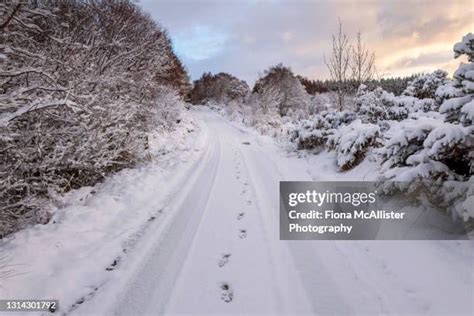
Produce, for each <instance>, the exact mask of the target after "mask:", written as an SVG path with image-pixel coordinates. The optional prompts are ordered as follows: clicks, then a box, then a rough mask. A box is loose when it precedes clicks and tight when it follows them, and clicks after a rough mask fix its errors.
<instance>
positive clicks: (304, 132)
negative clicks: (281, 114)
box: [290, 111, 355, 150]
mask: <svg viewBox="0 0 474 316" xmlns="http://www.w3.org/2000/svg"><path fill="white" fill-rule="evenodd" d="M354 119H355V113H353V112H350V111H342V112H336V111H323V112H321V113H320V114H316V115H313V116H311V117H309V118H308V119H306V120H300V121H299V122H298V126H297V127H296V128H295V129H294V130H293V133H292V137H291V138H290V141H292V142H296V144H297V148H298V149H306V150H321V149H323V148H325V147H327V140H328V137H329V136H330V135H332V134H333V133H334V130H335V129H337V128H338V127H339V126H341V125H344V124H349V123H351V122H352V121H353V120H354Z"/></svg>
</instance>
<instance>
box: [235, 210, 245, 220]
mask: <svg viewBox="0 0 474 316" xmlns="http://www.w3.org/2000/svg"><path fill="white" fill-rule="evenodd" d="M244 215H245V212H242V213H239V215H238V216H237V220H239V221H240V220H241V219H242V218H243V217H244Z"/></svg>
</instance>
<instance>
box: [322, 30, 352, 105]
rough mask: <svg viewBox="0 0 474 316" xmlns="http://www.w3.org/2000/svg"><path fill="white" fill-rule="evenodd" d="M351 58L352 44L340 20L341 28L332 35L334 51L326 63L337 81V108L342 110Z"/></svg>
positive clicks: (325, 60) (332, 76)
mask: <svg viewBox="0 0 474 316" xmlns="http://www.w3.org/2000/svg"><path fill="white" fill-rule="evenodd" d="M350 58H351V46H350V43H349V38H348V37H347V35H346V34H345V33H344V31H343V29H342V22H341V21H339V30H338V33H337V34H336V35H333V36H332V51H331V54H330V55H329V57H328V58H327V59H326V57H325V58H324V63H325V64H326V66H327V68H328V69H329V73H330V75H331V78H332V79H333V80H334V82H335V83H336V89H335V91H336V94H337V109H338V110H339V111H342V109H343V107H344V98H345V95H346V93H347V79H348V76H349V68H350Z"/></svg>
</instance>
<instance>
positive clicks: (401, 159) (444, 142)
mask: <svg viewBox="0 0 474 316" xmlns="http://www.w3.org/2000/svg"><path fill="white" fill-rule="evenodd" d="M473 46H474V36H473V35H472V34H468V35H466V36H464V37H463V41H462V42H460V43H457V44H456V45H455V46H454V51H455V57H458V56H459V55H460V54H467V55H468V58H469V61H470V63H469V64H463V63H461V65H460V67H459V69H458V70H457V71H456V72H455V74H454V82H453V83H452V84H451V83H449V82H448V83H446V84H445V85H443V86H440V87H438V88H437V89H436V97H437V98H438V100H444V101H443V103H442V105H441V106H440V108H439V111H440V112H441V114H438V115H443V116H441V118H440V117H439V116H438V117H436V115H431V113H432V112H428V113H425V115H426V116H428V115H430V116H431V117H424V118H423V117H420V116H419V112H418V117H417V116H416V115H413V116H412V117H411V118H410V119H407V120H405V121H402V122H400V123H399V124H398V125H394V126H392V132H391V137H390V138H389V139H388V140H387V142H386V143H385V147H384V148H383V150H381V155H382V158H383V165H382V166H383V170H384V179H385V180H391V181H401V182H387V185H388V186H391V189H392V190H401V191H404V192H409V193H410V192H417V194H416V196H418V197H419V196H420V195H421V196H424V197H426V199H427V200H428V201H429V202H431V203H432V204H434V205H437V206H440V207H445V208H446V209H448V211H449V212H451V214H452V215H453V217H461V218H463V219H464V220H472V218H474V208H473V206H474V205H473V203H472V201H473V197H472V194H473V185H474V126H473V124H472V119H473V117H472V115H471V114H472V107H473V93H474V89H473V86H472V83H473V81H474V80H473V79H472V75H471V73H470V72H472V71H473V70H472V69H473V68H472V65H473V60H474V54H473Z"/></svg>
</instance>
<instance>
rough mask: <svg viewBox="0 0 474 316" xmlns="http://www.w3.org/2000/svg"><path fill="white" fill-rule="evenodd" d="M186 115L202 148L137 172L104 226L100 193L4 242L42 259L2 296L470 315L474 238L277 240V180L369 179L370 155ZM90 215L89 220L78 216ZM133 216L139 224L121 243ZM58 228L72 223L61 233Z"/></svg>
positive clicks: (192, 307)
mask: <svg viewBox="0 0 474 316" xmlns="http://www.w3.org/2000/svg"><path fill="white" fill-rule="evenodd" d="M190 114H191V116H192V117H193V118H194V119H195V120H196V121H199V122H200V124H199V125H200V126H201V127H202V133H201V136H200V137H199V138H198V141H197V143H196V144H193V146H190V147H189V150H188V151H189V155H190V156H191V157H193V158H192V159H190V160H189V161H188V162H187V163H177V164H176V166H174V167H173V168H174V169H173V168H172V169H170V170H173V173H166V172H164V171H160V169H157V170H156V169H153V168H151V169H145V170H144V171H140V172H141V173H140V172H139V173H138V174H139V176H136V179H137V182H135V183H134V182H133V181H132V180H133V179H135V178H132V179H128V178H127V179H128V180H127V181H126V182H127V184H123V188H121V190H120V192H122V191H123V192H124V193H123V196H121V197H118V196H116V197H115V196H114V201H115V200H116V199H117V200H118V202H116V201H115V202H113V203H114V204H112V206H113V208H112V210H113V209H114V208H115V211H120V210H121V209H124V211H128V212H130V217H129V218H128V219H124V218H123V217H117V218H115V219H114V220H113V221H112V223H113V225H112V224H107V225H106V226H105V224H104V227H105V228H104V227H102V226H98V227H95V226H94V225H97V223H96V222H93V221H94V220H95V219H94V217H93V216H94V212H96V213H95V214H96V215H95V216H97V211H100V210H103V211H106V210H108V208H110V203H111V202H110V198H109V200H107V199H105V198H104V197H103V195H101V192H98V193H97V194H96V195H95V198H93V199H92V205H93V206H94V209H92V211H94V212H92V211H88V212H87V213H84V212H83V211H81V210H82V209H81V208H79V209H77V207H76V209H74V210H70V211H76V212H77V213H74V214H77V215H75V216H76V217H77V218H74V217H73V220H74V221H73V222H68V221H67V220H65V221H64V223H62V224H60V225H59V226H58V227H59V228H55V226H51V225H46V226H44V227H40V228H35V229H36V230H33V229H32V230H31V231H30V230H29V229H28V230H25V231H24V232H21V233H20V234H18V235H17V236H16V239H14V240H12V241H10V242H7V243H6V244H5V245H3V246H2V245H1V244H0V247H3V248H2V249H3V250H4V251H5V253H7V255H10V256H13V257H17V258H18V260H20V258H21V260H20V261H17V262H28V265H29V266H28V269H30V270H31V271H33V272H32V273H30V274H29V275H28V274H26V275H24V276H20V277H19V278H16V279H7V283H6V285H5V286H4V287H3V288H2V287H0V293H2V292H1V291H2V290H3V291H4V292H5V293H3V294H2V296H5V295H8V297H17V298H19V297H28V296H31V295H35V296H38V295H39V296H42V295H43V296H44V297H45V298H57V299H59V300H60V306H61V304H62V307H61V312H63V313H66V314H74V315H162V314H167V315H178V314H193V315H208V314H215V315H228V314H235V315H295V314H298V315H303V314H312V315H314V314H317V315H368V314H374V315H378V314H385V315H387V314H392V315H419V314H425V315H448V314H449V315H472V314H473V302H474V291H473V286H474V285H473V284H474V268H473V263H474V258H473V254H474V245H473V243H472V241H459V242H449V241H448V242H438V241H425V242H411V241H401V242H383V241H374V242H362V241H361V242H353V241H341V242H334V241H280V240H279V232H278V229H279V222H278V221H279V216H278V214H279V213H278V212H279V206H278V202H279V192H278V189H279V181H281V180H315V179H319V180H344V179H347V180H363V179H365V180H370V179H371V177H374V176H375V173H374V164H373V163H371V162H369V161H366V162H363V163H362V164H361V165H359V166H358V167H357V168H355V169H354V170H352V171H350V172H346V173H338V172H337V166H336V165H335V163H334V157H333V156H331V154H327V153H322V154H320V155H317V156H309V157H307V158H305V159H302V158H296V157H289V156H288V155H287V154H286V153H285V152H283V150H281V149H279V148H278V147H277V146H276V145H275V143H274V141H273V140H272V139H270V138H268V137H263V136H259V135H257V134H256V133H254V132H252V131H250V130H247V129H245V128H242V127H240V126H238V125H236V124H234V123H231V122H229V121H227V120H226V119H223V118H222V117H220V116H219V115H217V114H215V113H213V112H211V111H209V110H207V109H196V110H192V111H191V113H190ZM144 173H145V174H144ZM121 179H123V178H119V179H117V181H118V182H120V180H121ZM163 179H165V180H163ZM106 188H107V186H106ZM114 192H115V191H114ZM117 194H118V195H120V193H117ZM109 195H110V193H109ZM105 196H106V197H107V195H105ZM101 197H102V198H101ZM120 201H123V205H124V206H121V205H122V204H120V203H121V202H120ZM88 204H91V203H88ZM88 207H89V206H88ZM85 210H88V208H85ZM81 212H82V213H81ZM105 213H106V215H107V214H109V213H110V214H111V215H110V216H113V213H114V212H113V211H107V212H105ZM64 216H65V215H64ZM102 216H103V215H102ZM115 216H117V215H115ZM112 218H114V217H112ZM81 220H82V221H84V223H82V225H84V227H87V229H86V228H83V229H77V228H76V227H75V226H74V225H77V222H78V221H81ZM140 220H141V222H145V224H144V225H141V226H140V225H138V224H137V225H138V226H137V225H135V226H134V225H132V224H133V223H134V222H137V223H138V222H140ZM58 221H59V220H58ZM86 221H90V222H87V223H86ZM59 222H60V221H59ZM104 222H105V219H104ZM68 223H69V224H68ZM61 225H62V226H61ZM65 225H66V226H65ZM68 225H69V226H68ZM63 226H65V227H63ZM61 227H63V228H61ZM131 227H132V228H133V227H141V228H140V229H139V230H138V234H135V235H134V237H133V238H132V239H130V237H128V239H127V240H132V243H128V244H126V246H123V245H124V244H123V242H121V240H122V239H123V238H125V237H124V236H127V233H129V232H130V230H131V229H132V228H131ZM110 228H112V231H113V236H109V235H108V234H110ZM62 229H63V230H64V231H67V232H68V234H69V235H68V234H66V233H64V234H59V235H58V233H60V232H61V231H62ZM74 229H76V230H77V231H74ZM70 231H73V232H72V233H71V232H70ZM107 232H109V233H107ZM80 234H86V235H80ZM54 236H56V237H54ZM58 236H63V237H62V238H63V239H62V240H61V241H58V243H59V242H60V246H58V245H57V244H56V246H55V247H54V245H55V243H54V242H53V238H60V237H58ZM77 236H84V237H83V238H84V240H83V239H81V241H80V242H79V241H77V242H76V241H74V240H75V239H74V238H77ZM86 236H89V237H86ZM87 238H89V239H90V240H88V239H87ZM114 240H115V241H120V242H115V243H114ZM45 241H48V243H51V244H52V246H50V247H48V248H44V249H45V251H44V256H48V260H49V261H45V260H46V259H45V260H42V259H41V258H40V259H38V260H37V261H36V262H35V260H34V259H33V258H35V256H37V255H38V253H37V251H35V249H37V248H35V247H34V246H31V245H30V244H32V243H33V244H32V245H34V244H35V243H36V245H43V244H45V243H46V242H45ZM76 244H79V245H80V247H78V246H77V245H76ZM117 244H118V245H119V248H118V249H116V248H117V247H116V245H117ZM24 245H30V246H28V247H26V248H25V246H24ZM120 245H121V246H120ZM21 247H23V248H21ZM68 247H69V248H68ZM120 247H123V249H120ZM117 251H118V252H119V253H122V252H123V253H122V254H121V255H120V257H117V258H118V259H116V260H114V256H115V253H116V252H117ZM56 256H57V257H56ZM63 256H66V257H67V256H70V257H71V258H72V259H71V260H70V261H61V260H64V259H61V258H63ZM67 258H69V257H67ZM111 261H112V262H113V263H112V265H111V266H108V267H107V264H109V263H110V262H111ZM116 261H117V262H116ZM51 262H55V263H54V265H53V264H52V263H51ZM13 263H16V262H15V261H13ZM105 267H107V269H105ZM44 271H46V272H44ZM35 293H36V294H35ZM74 301H76V303H74ZM71 302H72V303H74V304H72V303H71Z"/></svg>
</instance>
